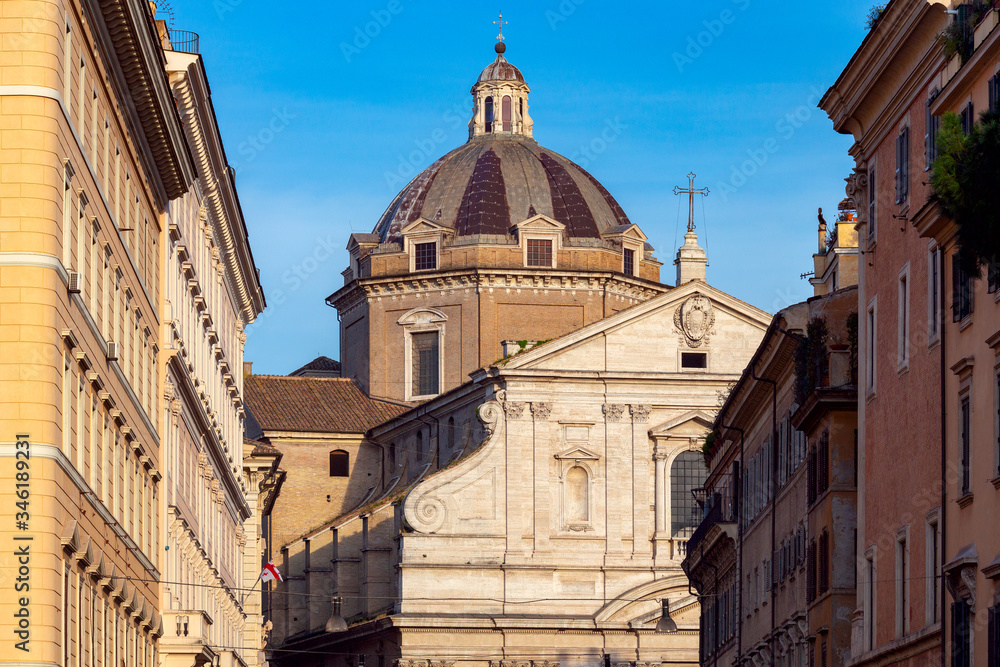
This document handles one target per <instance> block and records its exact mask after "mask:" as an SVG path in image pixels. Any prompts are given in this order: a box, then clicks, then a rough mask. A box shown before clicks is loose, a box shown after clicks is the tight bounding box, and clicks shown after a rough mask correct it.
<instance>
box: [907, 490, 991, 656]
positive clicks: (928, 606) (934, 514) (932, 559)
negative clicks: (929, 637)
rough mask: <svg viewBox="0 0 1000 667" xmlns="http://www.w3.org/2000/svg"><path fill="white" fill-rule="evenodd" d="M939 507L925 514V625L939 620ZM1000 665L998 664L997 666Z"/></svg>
mask: <svg viewBox="0 0 1000 667" xmlns="http://www.w3.org/2000/svg"><path fill="white" fill-rule="evenodd" d="M939 517H940V509H939V508H935V509H933V510H931V512H930V513H929V514H928V515H927V530H926V538H925V539H926V541H925V542H924V544H925V545H926V547H925V548H924V554H925V557H926V561H925V563H924V568H925V569H924V572H925V573H926V574H927V576H928V578H929V579H930V581H931V585H930V586H926V587H925V591H926V593H925V595H926V599H925V606H924V609H925V615H924V619H925V621H926V623H927V625H931V624H933V623H937V622H938V621H940V620H941V609H940V605H941V600H940V597H939V596H938V591H939V590H941V589H940V585H941V531H940V529H939V528H938V526H939V521H940V519H939ZM998 667H1000V666H998Z"/></svg>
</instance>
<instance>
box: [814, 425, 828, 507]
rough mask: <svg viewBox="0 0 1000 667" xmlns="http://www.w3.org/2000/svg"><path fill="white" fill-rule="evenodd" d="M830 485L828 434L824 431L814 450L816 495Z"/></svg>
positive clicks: (823, 491)
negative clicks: (817, 446)
mask: <svg viewBox="0 0 1000 667" xmlns="http://www.w3.org/2000/svg"><path fill="white" fill-rule="evenodd" d="M829 487H830V434H829V433H826V432H824V433H823V435H822V437H820V439H819V448H818V449H817V451H816V496H817V497H819V496H821V495H823V493H825V492H826V490H827V489H828V488H829Z"/></svg>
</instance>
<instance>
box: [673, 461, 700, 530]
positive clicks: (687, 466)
mask: <svg viewBox="0 0 1000 667" xmlns="http://www.w3.org/2000/svg"><path fill="white" fill-rule="evenodd" d="M707 477H708V471H707V470H706V469H705V457H704V456H703V455H702V454H701V453H700V452H682V453H681V454H679V455H678V456H677V458H676V459H674V463H673V465H672V466H671V468H670V533H671V535H674V536H677V535H682V536H684V537H686V536H688V535H690V534H691V533H692V532H693V531H694V529H695V528H697V527H698V524H700V523H701V516H700V514H699V512H698V505H697V504H696V503H695V501H694V495H693V494H692V493H691V492H692V491H693V490H694V489H697V488H700V487H702V486H704V484H705V478H707Z"/></svg>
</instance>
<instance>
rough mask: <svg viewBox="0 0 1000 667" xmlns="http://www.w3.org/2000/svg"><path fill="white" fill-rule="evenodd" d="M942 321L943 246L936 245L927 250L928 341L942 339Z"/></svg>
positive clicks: (932, 341)
mask: <svg viewBox="0 0 1000 667" xmlns="http://www.w3.org/2000/svg"><path fill="white" fill-rule="evenodd" d="M940 321H941V248H940V247H939V246H937V245H934V246H932V247H931V248H930V250H928V251H927V338H928V343H934V342H936V341H938V340H939V339H940V331H939V327H940Z"/></svg>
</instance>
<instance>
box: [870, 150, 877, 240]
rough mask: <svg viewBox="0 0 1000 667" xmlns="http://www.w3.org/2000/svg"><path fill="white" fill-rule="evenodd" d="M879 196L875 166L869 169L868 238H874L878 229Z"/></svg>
mask: <svg viewBox="0 0 1000 667" xmlns="http://www.w3.org/2000/svg"><path fill="white" fill-rule="evenodd" d="M877 214H878V197H877V196H876V183H875V167H872V168H871V169H869V170H868V238H869V239H874V238H875V232H876V230H877V229H878V215H877Z"/></svg>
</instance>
